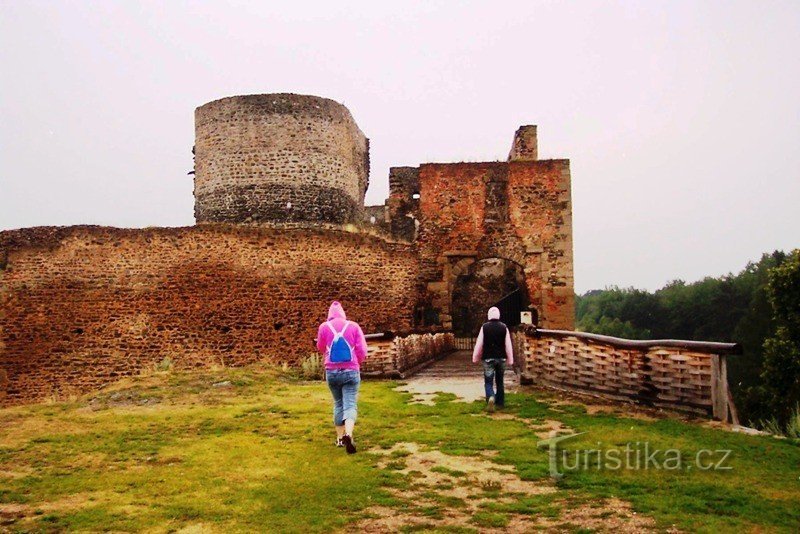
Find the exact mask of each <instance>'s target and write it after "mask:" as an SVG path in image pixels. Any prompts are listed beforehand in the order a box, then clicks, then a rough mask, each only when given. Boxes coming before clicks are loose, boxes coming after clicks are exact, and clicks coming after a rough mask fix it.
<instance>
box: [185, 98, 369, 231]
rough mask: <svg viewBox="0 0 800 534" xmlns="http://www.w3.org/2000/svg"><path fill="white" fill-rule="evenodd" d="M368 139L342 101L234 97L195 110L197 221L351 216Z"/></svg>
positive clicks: (363, 176) (360, 199)
mask: <svg viewBox="0 0 800 534" xmlns="http://www.w3.org/2000/svg"><path fill="white" fill-rule="evenodd" d="M368 176H369V143H368V140H367V138H366V137H364V134H363V133H361V130H360V129H359V128H358V126H357V125H356V123H355V121H354V120H353V117H352V116H351V115H350V112H349V111H348V110H347V108H346V107H344V106H343V105H341V104H339V103H337V102H334V101H333V100H329V99H327V98H320V97H315V96H306V95H294V94H283V93H281V94H267V95H248V96H234V97H228V98H223V99H220V100H215V101H213V102H209V103H208V104H205V105H203V106H200V107H199V108H197V110H196V111H195V190H194V194H195V219H196V220H197V222H198V223H201V222H210V221H213V222H233V223H242V222H262V221H284V222H285V221H321V222H331V223H347V222H353V221H355V220H357V219H358V218H359V216H360V209H361V207H362V206H363V204H364V193H365V191H366V189H367V185H368Z"/></svg>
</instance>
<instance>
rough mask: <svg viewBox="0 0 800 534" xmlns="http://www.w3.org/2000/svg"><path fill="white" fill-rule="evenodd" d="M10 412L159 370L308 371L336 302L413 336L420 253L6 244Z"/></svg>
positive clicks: (43, 241)
mask: <svg viewBox="0 0 800 534" xmlns="http://www.w3.org/2000/svg"><path fill="white" fill-rule="evenodd" d="M0 257H3V258H6V259H5V260H4V262H3V264H2V265H3V268H2V269H1V270H0V369H1V370H2V371H3V372H2V375H3V376H0V404H16V403H19V402H25V401H30V400H41V399H45V398H49V397H51V396H55V397H58V398H63V397H64V396H67V395H71V394H79V393H83V392H87V391H90V390H92V389H95V388H97V387H100V386H103V385H105V384H108V383H110V382H113V381H115V380H117V379H119V378H120V377H123V376H126V375H130V374H136V373H139V372H140V371H141V370H143V369H148V368H152V366H154V365H155V364H157V363H158V362H160V361H161V360H162V359H163V358H165V357H170V358H171V359H172V360H173V361H174V364H175V366H176V367H177V368H190V367H199V366H208V365H211V364H218V365H219V364H224V365H243V364H247V363H251V362H255V361H259V360H267V361H272V362H280V361H290V362H293V361H296V360H297V359H299V358H301V357H303V356H305V355H307V354H309V353H311V352H313V351H314V350H315V349H314V346H313V343H312V340H313V339H314V337H315V336H316V333H317V326H318V325H319V323H320V322H321V321H323V320H325V318H326V317H325V316H326V313H327V310H328V306H329V304H330V301H331V300H333V299H338V300H340V301H341V302H342V304H343V306H344V308H345V310H346V311H347V313H348V315H349V316H350V317H352V318H353V319H354V320H356V321H358V322H359V323H360V324H361V325H362V327H363V329H364V331H365V332H380V331H392V332H403V331H406V332H407V331H409V330H411V328H412V315H413V310H414V304H415V302H416V301H417V299H418V287H419V281H418V262H417V255H416V252H415V250H414V247H413V246H412V245H409V244H407V243H406V244H403V243H393V242H390V241H387V240H384V239H381V238H378V237H374V236H369V235H366V234H363V233H351V232H346V231H341V230H334V229H325V228H291V227H283V228H277V227H270V228H266V227H253V226H234V225H202V226H195V227H187V228H158V229H143V230H123V229H117V228H106V227H91V226H74V227H67V228H53V227H40V228H29V229H24V230H15V231H6V232H0Z"/></svg>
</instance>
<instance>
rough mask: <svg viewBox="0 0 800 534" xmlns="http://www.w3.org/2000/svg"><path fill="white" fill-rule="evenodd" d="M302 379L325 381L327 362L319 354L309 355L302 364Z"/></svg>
mask: <svg viewBox="0 0 800 534" xmlns="http://www.w3.org/2000/svg"><path fill="white" fill-rule="evenodd" d="M300 378H302V379H303V380H324V379H325V360H323V359H322V356H320V355H319V354H316V353H313V354H309V355H308V356H307V357H306V358H305V359H304V360H303V362H302V363H301V364H300Z"/></svg>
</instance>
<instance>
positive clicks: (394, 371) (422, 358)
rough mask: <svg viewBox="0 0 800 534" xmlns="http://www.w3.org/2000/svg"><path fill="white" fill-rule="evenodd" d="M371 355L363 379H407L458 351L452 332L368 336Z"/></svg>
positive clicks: (363, 367) (368, 356)
mask: <svg viewBox="0 0 800 534" xmlns="http://www.w3.org/2000/svg"><path fill="white" fill-rule="evenodd" d="M366 338H367V341H368V343H367V346H368V348H369V354H368V355H367V359H366V360H365V361H364V363H363V365H362V366H361V374H362V376H369V377H385V378H405V377H406V376H409V375H411V374H414V373H415V372H416V371H417V370H418V369H420V368H421V367H424V366H426V365H427V364H429V363H431V362H432V361H434V360H436V359H437V358H439V357H440V356H443V355H445V354H448V353H450V352H452V351H453V350H454V339H455V338H454V337H453V334H452V333H450V332H437V333H424V334H406V335H398V336H395V335H393V334H367V335H366Z"/></svg>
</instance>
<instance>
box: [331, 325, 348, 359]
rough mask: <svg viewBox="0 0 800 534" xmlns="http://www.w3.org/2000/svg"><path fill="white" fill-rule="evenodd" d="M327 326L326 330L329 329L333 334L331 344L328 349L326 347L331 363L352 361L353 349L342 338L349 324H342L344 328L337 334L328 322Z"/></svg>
mask: <svg viewBox="0 0 800 534" xmlns="http://www.w3.org/2000/svg"><path fill="white" fill-rule="evenodd" d="M327 325H328V328H330V329H331V332H333V342H331V345H330V347H328V356H329V359H330V361H331V363H345V362H350V361H353V347H351V346H350V344H349V343H348V342H347V340H346V339H345V338H344V333H345V331H346V330H347V327H348V326H350V322H349V321H346V322H345V323H344V328H342V331H341V332H337V331H336V329H335V328H334V327H333V325H332V324H331V323H330V322H328V323H327Z"/></svg>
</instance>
